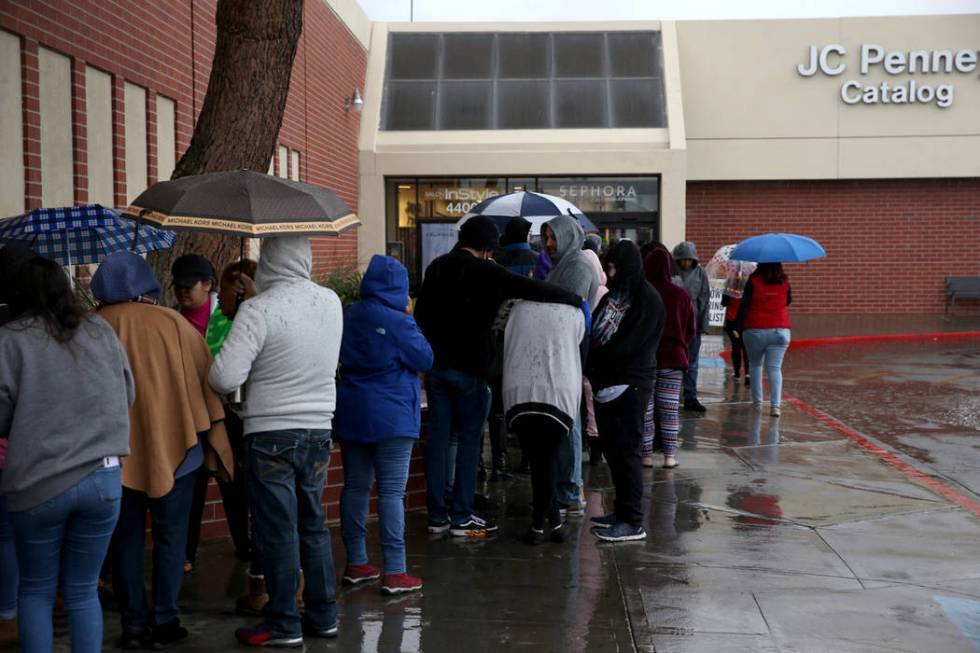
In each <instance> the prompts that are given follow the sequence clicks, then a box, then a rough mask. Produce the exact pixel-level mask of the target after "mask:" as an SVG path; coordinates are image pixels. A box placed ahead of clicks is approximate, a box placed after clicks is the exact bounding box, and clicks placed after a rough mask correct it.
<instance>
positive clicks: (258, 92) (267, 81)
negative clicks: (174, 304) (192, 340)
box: [150, 0, 303, 302]
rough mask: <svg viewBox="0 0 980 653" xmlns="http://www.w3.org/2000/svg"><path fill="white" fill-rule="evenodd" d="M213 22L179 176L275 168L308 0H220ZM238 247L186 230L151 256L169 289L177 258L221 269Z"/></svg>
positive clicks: (225, 238) (237, 242)
mask: <svg viewBox="0 0 980 653" xmlns="http://www.w3.org/2000/svg"><path fill="white" fill-rule="evenodd" d="M215 24H216V26H217V39H216V42H215V48H214V61H213V63H212V65H211V77H210V79H209V80H208V92H207V95H205V97H204V105H203V106H202V108H201V114H200V116H199V117H198V119H197V124H196V125H195V127H194V136H193V138H192V139H191V144H190V147H188V148H187V151H186V152H185V153H184V156H182V157H181V158H180V161H179V162H178V163H177V167H176V169H175V170H174V174H173V178H174V179H176V178H178V177H185V176H187V175H198V174H202V173H206V172H218V171H221V170H256V171H259V172H266V171H267V170H268V169H269V161H270V160H271V159H272V156H273V154H274V153H275V150H276V140H277V138H278V136H279V127H280V125H281V124H282V116H283V112H284V111H285V109H286V97H287V96H288V95H289V79H290V75H291V74H292V71H293V59H294V58H295V57H296V48H297V46H298V44H299V37H300V33H301V32H302V30H303V0H218V7H217V15H216V17H215ZM239 251H240V240H239V239H238V238H235V237H230V236H213V235H205V234H199V233H180V234H178V236H177V241H176V243H174V247H173V248H172V249H170V250H164V251H161V252H157V253H155V254H152V255H151V257H150V262H151V265H152V266H153V269H154V272H155V273H156V274H157V278H158V279H160V280H161V281H162V282H164V284H163V285H164V286H169V283H167V282H168V281H169V279H170V266H171V264H172V262H173V260H174V259H175V258H177V257H178V256H180V255H182V254H187V253H191V252H192V253H196V254H201V255H202V256H205V257H207V258H208V259H209V260H210V261H211V262H212V263H213V264H214V267H215V269H216V271H217V272H218V274H220V273H221V269H222V268H223V267H224V266H225V265H226V264H227V263H229V262H230V261H232V260H234V259H235V258H237V257H238V255H239ZM168 295H169V291H168ZM169 299H170V298H169V297H168V299H167V301H168V302H169Z"/></svg>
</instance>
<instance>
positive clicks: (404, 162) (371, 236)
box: [358, 22, 686, 266]
mask: <svg viewBox="0 0 980 653" xmlns="http://www.w3.org/2000/svg"><path fill="white" fill-rule="evenodd" d="M389 30H393V31H395V30H397V31H426V32H429V31H431V32H448V31H486V32H494V31H602V30H609V31H615V30H662V32H663V48H664V53H665V54H664V59H665V69H664V78H665V80H664V83H665V91H666V97H667V112H668V125H669V127H668V128H667V129H549V130H500V131H488V130H473V131H418V132H409V131H397V132H395V131H392V132H381V131H379V130H378V125H379V124H380V118H381V100H382V86H383V82H384V68H385V59H386V55H387V42H388V32H389ZM371 43H372V47H371V50H370V52H369V56H368V68H367V81H366V85H365V93H364V110H363V115H362V118H361V133H360V143H359V149H360V165H359V172H360V196H359V200H358V216H359V217H360V219H361V227H360V230H359V232H358V260H359V263H360V264H361V265H362V266H365V265H367V263H368V261H369V260H370V258H371V256H372V255H374V254H377V253H381V252H384V246H385V188H384V180H385V177H391V176H414V175H419V176H425V175H433V176H464V177H465V176H474V177H476V176H481V175H495V176H503V175H529V176H535V175H654V174H659V175H661V182H662V183H661V223H662V238H663V239H664V241H665V242H667V243H668V244H671V245H672V244H674V243H677V242H680V241H681V240H683V236H684V225H685V219H684V215H685V208H684V207H685V197H686V193H685V184H686V152H685V149H684V116H683V106H682V103H681V98H680V81H681V78H680V71H679V69H678V68H677V66H676V61H677V56H676V32H675V30H674V25H673V23H663V24H661V23H660V22H646V23H644V22H631V23H555V24H548V25H537V24H535V25H528V24H524V23H479V24H475V23H452V24H443V23H414V24H407V23H406V24H401V23H399V24H385V23H376V24H375V25H374V31H373V33H372V36H371ZM668 51H671V52H673V54H670V55H668V54H667V53H668ZM668 62H669V63H668Z"/></svg>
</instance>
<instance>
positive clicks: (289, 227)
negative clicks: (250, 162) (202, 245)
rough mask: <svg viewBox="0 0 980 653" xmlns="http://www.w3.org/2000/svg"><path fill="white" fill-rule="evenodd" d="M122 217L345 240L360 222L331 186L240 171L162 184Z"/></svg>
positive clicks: (168, 225) (253, 234)
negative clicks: (343, 236)
mask: <svg viewBox="0 0 980 653" xmlns="http://www.w3.org/2000/svg"><path fill="white" fill-rule="evenodd" d="M122 215H123V216H125V217H127V218H130V219H133V220H136V221H137V222H141V223H143V224H150V225H153V226H155V227H162V228H164V229H170V230H173V231H200V232H211V233H220V234H226V235H229V236H239V237H241V238H264V237H270V236H339V235H340V234H341V233H342V232H344V231H346V230H347V229H350V228H351V227H355V226H357V225H358V224H360V221H359V220H358V219H357V216H356V215H354V213H353V212H352V211H351V210H350V208H349V207H348V206H347V205H346V204H344V202H343V200H341V199H340V198H339V197H337V195H336V194H335V193H334V192H333V191H331V190H330V189H329V188H324V187H322V186H314V185H312V184H304V183H301V182H298V181H290V180H288V179H281V178H279V177H273V176H272V175H267V174H264V173H261V172H252V171H249V170H234V171H230V172H212V173H209V174H205V175H194V176H191V177H181V178H180V179H174V180H172V181H162V182H160V183H157V184H154V185H153V186H151V187H149V188H147V189H146V190H145V191H143V193H142V194H140V196H139V197H137V198H136V199H135V200H133V203H132V204H130V205H129V206H128V207H126V208H125V209H124V210H123V211H122Z"/></svg>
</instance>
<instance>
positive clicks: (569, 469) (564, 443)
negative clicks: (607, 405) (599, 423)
mask: <svg viewBox="0 0 980 653" xmlns="http://www.w3.org/2000/svg"><path fill="white" fill-rule="evenodd" d="M556 485H557V487H556V494H555V496H556V500H557V501H558V503H560V504H562V505H565V506H568V505H573V504H575V505H577V504H578V503H579V502H580V501H581V500H582V416H581V415H576V416H575V423H574V424H573V425H572V428H570V429H569V430H568V433H566V434H565V435H564V436H563V437H562V438H561V439H560V440H559V441H558V482H557V484H556Z"/></svg>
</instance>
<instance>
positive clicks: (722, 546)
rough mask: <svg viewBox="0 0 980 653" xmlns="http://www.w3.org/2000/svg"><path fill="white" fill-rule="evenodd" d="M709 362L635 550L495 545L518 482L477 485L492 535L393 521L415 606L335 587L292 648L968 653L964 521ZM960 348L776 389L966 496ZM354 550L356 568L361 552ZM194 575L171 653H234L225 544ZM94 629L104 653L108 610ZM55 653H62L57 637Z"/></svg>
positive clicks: (972, 544)
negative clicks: (181, 641)
mask: <svg viewBox="0 0 980 653" xmlns="http://www.w3.org/2000/svg"><path fill="white" fill-rule="evenodd" d="M720 346H721V345H720V342H718V341H717V340H709V341H708V343H707V344H706V351H705V362H706V365H705V367H704V368H703V371H702V380H701V386H702V388H703V390H702V401H704V402H705V403H707V404H708V412H707V414H706V415H705V416H703V417H695V416H692V415H689V414H687V415H685V416H684V421H683V426H682V433H681V438H682V448H681V451H680V452H679V461H680V467H678V468H677V469H676V470H663V469H659V468H658V469H653V470H648V471H647V472H646V480H647V484H646V494H647V497H646V501H647V504H646V515H647V523H646V527H647V530H648V532H649V538H648V539H647V540H646V541H644V542H638V543H627V544H597V542H596V541H595V539H594V538H593V537H592V535H591V534H590V533H589V528H588V523H587V521H585V520H578V521H576V522H574V523H575V528H576V530H575V532H574V536H573V538H572V540H571V541H570V542H568V543H566V544H565V545H556V544H550V543H548V544H544V545H541V546H539V547H533V548H532V547H527V546H525V545H523V544H521V543H520V542H518V540H517V538H518V536H519V535H520V534H521V533H522V532H523V531H524V530H525V529H526V527H527V523H528V520H529V513H530V509H529V506H528V500H529V489H528V487H527V486H528V482H527V479H526V477H517V478H516V479H515V480H513V481H508V482H504V483H487V484H486V486H485V489H486V491H487V492H488V493H489V494H490V496H491V497H492V498H493V499H494V500H495V501H497V502H498V503H499V504H500V510H499V511H498V512H497V514H496V515H495V516H496V517H497V518H498V521H499V523H500V525H501V528H500V534H499V535H498V536H496V537H494V538H491V539H488V540H485V541H465V542H455V541H451V540H449V539H446V538H443V537H436V538H432V537H429V536H428V535H426V534H425V532H424V530H425V528H424V527H425V515H424V514H421V513H414V514H411V515H409V517H408V523H407V536H408V551H409V566H410V571H411V572H412V573H415V574H418V575H420V576H422V577H423V578H424V580H425V583H426V585H425V589H424V590H423V592H422V593H420V594H418V595H414V596H406V597H401V598H396V599H388V598H385V597H382V596H381V595H380V594H379V593H378V588H377V585H373V586H368V587H362V588H358V589H355V590H349V589H345V590H343V591H342V592H341V594H340V604H341V610H342V615H341V622H340V636H339V638H338V639H337V640H335V641H332V642H322V641H317V642H310V643H309V649H310V650H324V651H329V650H336V651H433V652H435V651H453V652H455V651H463V652H465V653H475V652H477V651H501V650H508V651H509V650H528V651H532V650H533V651H555V652H564V651H676V652H684V651H699V652H700V651H712V652H716V651H783V652H791V651H807V652H809V651H834V652H841V651H847V652H850V651H854V652H863V651H869V652H870V651H930V652H931V651H942V652H956V651H972V650H980V623H978V622H980V519H978V518H977V517H975V516H973V515H971V514H970V513H969V512H968V511H967V510H964V509H963V508H962V507H960V506H957V505H955V504H953V503H951V502H950V501H948V500H947V499H945V498H943V497H941V496H939V495H937V494H936V493H935V492H933V491H932V490H930V489H928V488H927V487H925V486H923V485H922V484H921V483H919V482H916V481H915V480H914V479H912V478H910V477H909V476H908V475H906V474H904V473H902V472H901V471H900V470H898V469H896V468H895V467H893V466H889V465H886V464H885V463H883V462H882V461H881V460H880V459H879V458H877V457H876V456H874V455H872V454H871V453H869V452H868V451H867V450H865V449H864V448H862V447H860V446H858V445H857V444H855V443H854V442H853V441H852V440H849V439H847V438H845V437H843V436H842V435H841V434H840V433H839V432H838V431H837V430H835V429H834V428H831V427H830V426H828V425H827V424H825V423H823V422H821V421H818V420H817V419H815V418H814V417H813V416H811V415H809V414H807V413H805V412H803V411H801V410H799V409H797V408H795V407H793V406H789V405H784V409H783V416H782V417H780V418H771V417H769V416H768V414H760V413H758V412H755V411H753V410H752V408H751V405H750V403H749V396H748V390H747V389H746V388H744V387H742V386H740V385H737V384H735V383H734V382H733V380H732V379H731V378H729V376H728V374H727V373H726V372H725V370H724V369H723V368H722V367H721V366H720V365H719V364H716V363H715V362H714V358H713V356H714V353H716V352H717V350H718V349H720ZM977 349H978V343H977V342H976V341H973V342H972V343H961V344H960V345H955V346H954V345H935V346H930V345H908V344H906V345H902V346H894V347H892V346H891V345H889V346H888V347H877V348H870V349H864V350H860V349H856V348H843V349H826V348H825V349H821V350H819V351H818V350H812V351H807V350H801V351H799V352H791V354H790V355H789V356H788V357H787V365H786V376H787V381H786V390H787V392H789V393H790V394H794V395H795V396H797V397H800V398H801V399H803V400H804V401H807V402H810V403H812V404H814V405H817V406H818V407H819V408H821V409H822V410H824V411H825V412H827V413H829V414H831V415H833V416H834V417H837V418H839V419H840V420H841V421H842V422H844V423H846V424H848V425H850V426H852V427H853V428H855V429H857V430H860V431H861V432H862V433H866V434H867V435H869V436H870V437H874V438H877V439H878V440H880V441H881V442H882V443H883V445H884V446H890V447H893V448H894V449H895V450H896V451H900V452H901V451H905V452H907V453H908V459H909V460H911V461H913V462H914V463H915V464H916V465H917V466H918V468H920V469H922V470H924V471H926V472H927V473H930V474H934V475H936V476H937V477H938V478H940V479H942V480H944V482H948V483H950V484H951V485H952V486H953V487H955V488H956V490H957V491H960V492H964V493H966V492H969V491H970V490H971V489H972V490H973V491H975V490H976V488H977V486H978V483H977V475H976V473H977V468H978V467H980V455H978V452H977V446H978V445H980V423H978V418H977V415H978V414H980V412H978V409H977V404H976V402H977V396H978V393H977V383H978V378H977V375H978V373H980V372H978V370H980V365H978V364H977V363H978V362H980V361H978V359H977V353H976V350H977ZM512 455H514V456H516V452H515V453H513V454H512ZM903 455H904V454H903ZM586 475H587V491H586V494H587V498H588V504H589V508H588V512H589V513H590V514H602V513H604V512H606V511H608V510H609V509H610V507H611V505H612V489H611V483H610V480H609V476H608V473H607V470H606V468H605V466H604V465H600V466H597V467H589V466H588V465H587V464H586ZM971 496H972V495H971ZM973 498H974V499H975V498H976V497H975V496H974V497H973ZM333 536H334V544H333V547H334V553H335V557H336V558H337V563H338V571H339V569H340V567H341V565H342V558H343V545H342V543H341V542H340V539H339V537H338V534H337V532H336V529H333ZM371 537H372V540H374V538H376V524H372V527H371ZM370 551H371V552H372V556H373V557H374V559H375V561H377V558H378V557H379V556H378V555H377V554H376V552H377V551H378V549H377V545H376V542H373V546H372V548H371V549H370ZM201 557H202V559H201V560H200V565H199V569H198V571H195V572H194V573H193V574H191V575H190V576H189V577H188V578H187V582H186V584H185V590H184V594H183V597H184V598H183V607H184V610H185V615H184V623H185V625H186V626H188V627H189V628H190V629H191V638H190V639H189V641H188V642H187V643H186V644H185V645H183V646H180V647H177V648H176V649H174V650H185V651H197V650H236V649H237V647H236V646H235V644H234V641H233V638H232V631H233V630H234V629H235V628H236V627H238V626H239V625H243V624H245V623H247V622H248V620H246V619H243V618H241V617H238V616H236V615H234V614H233V612H232V608H233V599H234V597H235V596H236V595H237V594H239V593H240V592H241V591H242V590H243V589H244V566H243V563H241V562H238V561H236V560H235V559H234V558H233V557H232V555H231V547H230V545H229V544H228V543H227V542H215V543H211V544H207V545H205V546H204V547H202V553H201ZM106 624H107V625H106V630H107V642H112V641H113V639H114V636H115V635H116V633H117V632H118V615H117V614H116V613H115V612H113V611H112V608H111V607H109V608H108V609H107V611H106ZM59 631H60V632H62V633H64V631H65V625H64V624H63V623H60V622H59ZM971 637H973V638H975V639H974V643H972V644H971V639H970V638H971ZM58 645H59V650H68V648H67V642H66V641H65V638H64V637H63V636H62V637H61V638H60V639H59V642H58Z"/></svg>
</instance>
